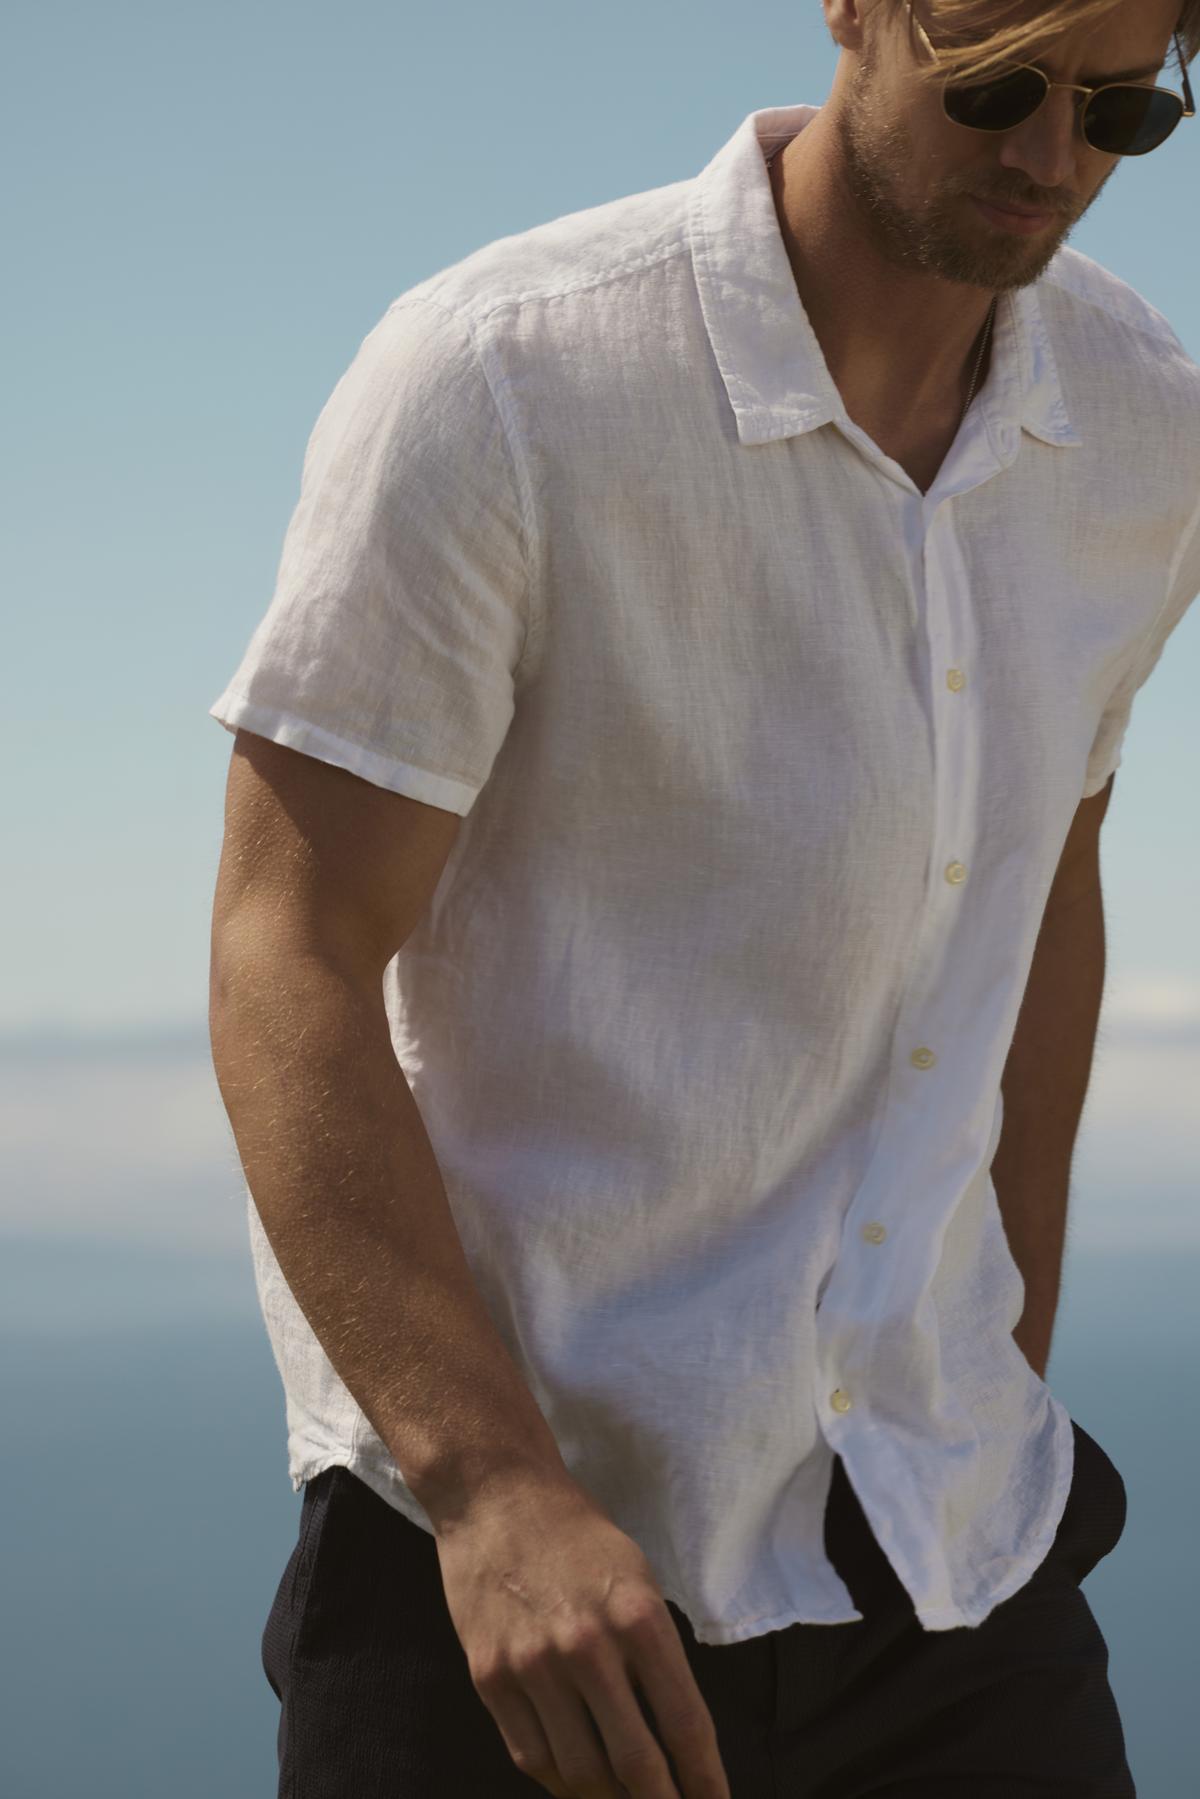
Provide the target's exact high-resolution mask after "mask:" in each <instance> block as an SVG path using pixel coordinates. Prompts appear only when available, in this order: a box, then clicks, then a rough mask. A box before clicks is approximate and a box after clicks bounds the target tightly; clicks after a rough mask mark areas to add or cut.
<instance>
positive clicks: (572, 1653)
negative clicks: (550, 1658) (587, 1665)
mask: <svg viewBox="0 0 1200 1799" xmlns="http://www.w3.org/2000/svg"><path fill="white" fill-rule="evenodd" d="M604 1635H605V1633H604V1631H603V1630H601V1628H600V1626H599V1625H598V1624H577V1625H576V1626H575V1627H574V1628H573V1629H572V1630H570V1631H569V1632H568V1633H567V1634H566V1635H565V1636H564V1637H563V1638H562V1639H561V1640H560V1642H559V1646H558V1650H559V1654H560V1655H561V1656H562V1657H563V1659H564V1661H568V1662H580V1661H592V1660H594V1658H595V1657H596V1656H597V1655H598V1654H599V1651H600V1648H601V1646H602V1644H603V1642H604Z"/></svg>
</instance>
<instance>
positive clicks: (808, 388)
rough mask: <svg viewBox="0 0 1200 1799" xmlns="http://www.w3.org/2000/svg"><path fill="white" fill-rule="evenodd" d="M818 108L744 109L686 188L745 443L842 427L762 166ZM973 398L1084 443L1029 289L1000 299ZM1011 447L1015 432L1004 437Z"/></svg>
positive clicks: (1055, 438) (706, 300) (707, 311)
mask: <svg viewBox="0 0 1200 1799" xmlns="http://www.w3.org/2000/svg"><path fill="white" fill-rule="evenodd" d="M819 111H820V107H817V106H769V107H765V108H764V109H762V110H761V111H758V112H752V113H750V114H748V115H747V117H746V118H745V119H744V120H743V121H742V123H741V125H739V127H738V129H737V130H736V131H735V132H734V134H733V136H732V137H731V138H730V139H729V142H728V143H727V144H725V145H724V146H723V148H722V149H720V150H718V152H717V154H716V155H715V156H714V157H713V159H712V161H711V162H710V163H709V164H708V166H707V167H706V168H705V169H703V170H702V171H701V173H700V174H699V175H698V176H697V178H696V180H695V182H694V183H693V184H692V195H691V199H690V204H689V217H688V234H689V239H690V244H691V252H692V266H693V269H694V270H695V277H696V286H697V289H698V292H699V297H700V307H701V311H702V312H703V315H704V322H705V325H706V327H707V330H708V335H709V341H710V342H711V344H712V350H713V355H714V357H715V358H716V362H717V366H718V368H719V369H720V371H721V375H722V378H723V380H724V382H725V389H726V392H727V393H728V395H729V403H730V405H731V406H732V408H733V412H734V417H735V418H736V420H737V431H738V438H739V440H740V441H741V442H742V443H744V444H755V443H766V442H769V441H770V440H772V439H774V438H781V437H794V436H797V435H798V434H799V433H801V432H804V431H810V430H812V429H813V428H814V427H816V426H818V425H825V424H828V423H829V422H830V420H832V419H843V420H844V419H846V418H847V413H846V409H845V406H844V405H843V403H842V398H841V395H840V394H839V392H838V389H837V386H836V384H835V382H834V380H833V377H832V376H831V374H830V373H829V369H828V366H827V365H826V362H825V358H824V356H823V354H822V352H821V347H820V344H819V343H818V341H817V337H816V334H815V332H814V331H813V328H812V326H811V325H810V323H809V321H808V315H807V313H806V312H805V310H804V307H803V304H802V303H801V300H800V295H799V293H798V291H797V289H796V281H795V276H794V275H793V273H792V265H791V263H790V262H789V260H788V254H787V250H786V248H785V247H784V242H783V237H782V234H781V232H780V229H779V220H778V219H777V217H776V215H775V202H774V199H773V198H772V194H771V180H770V176H769V174H768V172H767V167H766V159H767V157H769V156H770V155H771V154H772V152H773V151H775V150H777V149H778V148H779V147H780V145H782V144H784V143H786V142H787V140H788V139H789V138H791V137H794V136H795V134H796V133H797V132H798V131H801V130H803V128H804V126H805V125H807V124H809V122H810V121H811V120H812V119H814V118H815V117H816V115H817V113H818V112H819ZM983 402H984V404H985V405H986V406H987V407H988V409H989V412H990V414H991V418H992V422H993V424H994V425H995V426H996V427H997V428H998V429H1000V430H1003V429H1004V427H1006V426H1008V427H1011V426H1014V425H1023V426H1024V427H1025V429H1026V430H1028V431H1031V432H1032V433H1033V435H1034V436H1035V437H1040V438H1041V439H1042V440H1043V442H1045V443H1049V444H1079V443H1081V442H1082V441H1083V440H1082V439H1081V438H1080V437H1079V435H1078V433H1077V432H1076V431H1075V429H1074V427H1073V425H1072V424H1071V420H1070V418H1069V417H1068V415H1067V407H1066V401H1065V400H1064V398H1063V393H1062V388H1061V385H1060V383H1059V378H1058V367H1057V364H1056V363H1055V360H1054V352H1053V350H1052V348H1051V345H1050V339H1049V335H1048V333H1047V331H1046V326H1045V321H1044V319H1043V317H1042V310H1041V307H1040V305H1039V304H1038V297H1037V283H1036V282H1033V283H1031V284H1030V285H1029V286H1028V287H1023V288H1016V289H1010V290H1009V291H1007V292H1006V293H1004V294H1002V295H1001V297H1000V305H999V306H998V308H997V311H996V323H995V329H994V337H993V343H992V357H991V365H990V368H989V373H988V380H987V382H986V384H985V390H984V395H983ZM1008 434H1009V435H1011V437H1012V439H1013V453H1014V454H1015V450H1016V432H1015V431H1013V430H1010V432H1009V433H1008Z"/></svg>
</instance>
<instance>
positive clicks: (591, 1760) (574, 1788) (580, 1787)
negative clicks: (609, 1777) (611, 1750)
mask: <svg viewBox="0 0 1200 1799" xmlns="http://www.w3.org/2000/svg"><path fill="white" fill-rule="evenodd" d="M558 1771H559V1773H560V1774H561V1775H562V1777H563V1780H564V1782H565V1783H566V1786H567V1788H568V1791H570V1792H572V1793H578V1792H581V1791H582V1792H603V1791H604V1785H603V1782H604V1764H603V1762H601V1761H600V1760H599V1758H598V1757H597V1756H595V1755H580V1756H571V1757H569V1758H568V1757H566V1756H564V1757H563V1759H562V1761H561V1762H559V1764H558Z"/></svg>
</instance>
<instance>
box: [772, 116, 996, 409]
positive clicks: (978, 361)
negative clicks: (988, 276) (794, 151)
mask: <svg viewBox="0 0 1200 1799" xmlns="http://www.w3.org/2000/svg"><path fill="white" fill-rule="evenodd" d="M784 147H785V146H784V145H783V144H780V146H779V149H778V150H772V152H771V154H770V156H768V157H767V163H766V166H767V168H768V169H769V168H770V166H771V164H772V163H773V162H774V160H775V158H776V157H777V156H778V155H779V150H782V149H783V148H784ZM998 298H999V296H998V295H994V296H993V298H992V303H991V305H990V306H989V307H988V315H987V319H986V321H985V323H984V327H983V337H982V339H981V341H980V345H979V354H978V356H977V357H976V358H975V373H974V374H973V375H972V376H971V385H970V387H969V388H968V390H967V403H966V405H965V406H964V407H963V410H962V415H963V418H966V416H967V414H968V412H970V410H971V401H972V400H973V399H974V398H975V383H976V382H977V381H978V379H979V371H980V369H981V368H982V367H983V353H984V351H985V350H986V349H987V347H988V343H989V341H990V339H991V335H992V323H993V321H994V319H995V317H996V301H997V299H998ZM959 422H960V423H961V422H962V421H961V420H960V421H959Z"/></svg>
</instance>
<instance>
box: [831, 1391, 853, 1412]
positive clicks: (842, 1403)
mask: <svg viewBox="0 0 1200 1799" xmlns="http://www.w3.org/2000/svg"><path fill="white" fill-rule="evenodd" d="M829 1403H830V1405H831V1406H832V1407H833V1409H834V1411H835V1412H848V1411H849V1410H850V1407H851V1404H852V1403H853V1402H852V1400H851V1398H850V1395H849V1393H847V1392H846V1390H845V1388H843V1387H835V1388H834V1389H833V1392H832V1393H831V1394H830V1395H829Z"/></svg>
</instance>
